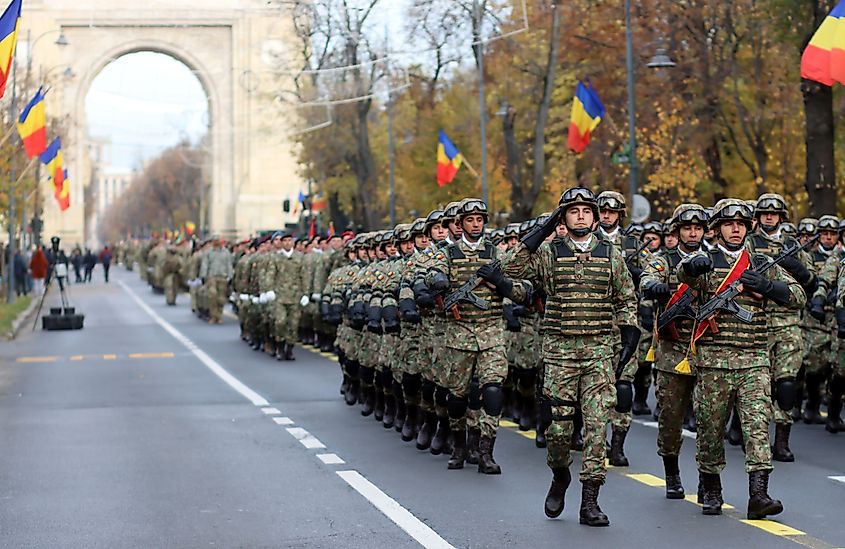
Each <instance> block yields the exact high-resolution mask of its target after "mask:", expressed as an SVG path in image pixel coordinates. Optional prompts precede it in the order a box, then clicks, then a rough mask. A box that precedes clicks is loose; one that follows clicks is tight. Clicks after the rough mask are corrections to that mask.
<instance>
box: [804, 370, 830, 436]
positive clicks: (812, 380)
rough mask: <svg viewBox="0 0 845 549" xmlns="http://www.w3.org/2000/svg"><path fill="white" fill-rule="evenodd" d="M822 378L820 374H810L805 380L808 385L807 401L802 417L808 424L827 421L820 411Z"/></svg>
mask: <svg viewBox="0 0 845 549" xmlns="http://www.w3.org/2000/svg"><path fill="white" fill-rule="evenodd" d="M821 382H822V378H821V376H818V375H808V376H807V379H806V380H805V382H804V383H805V384H806V386H807V403H806V404H805V405H804V413H803V414H802V415H801V418H802V419H803V420H804V423H806V424H808V425H821V424H823V423H824V422H825V420H824V418H823V417H822V415H821V413H819V406H821V401H822V397H821V393H820V392H819V388H820V387H821Z"/></svg>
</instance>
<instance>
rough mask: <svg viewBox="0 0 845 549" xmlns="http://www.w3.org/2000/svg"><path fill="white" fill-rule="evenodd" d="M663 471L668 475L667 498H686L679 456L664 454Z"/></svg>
mask: <svg viewBox="0 0 845 549" xmlns="http://www.w3.org/2000/svg"><path fill="white" fill-rule="evenodd" d="M663 472H664V474H665V475H666V499H684V486H683V485H682V484H681V469H680V468H679V467H678V456H663Z"/></svg>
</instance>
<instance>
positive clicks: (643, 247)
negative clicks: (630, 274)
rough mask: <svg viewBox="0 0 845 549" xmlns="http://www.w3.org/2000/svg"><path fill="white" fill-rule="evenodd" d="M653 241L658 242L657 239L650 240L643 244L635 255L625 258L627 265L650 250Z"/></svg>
mask: <svg viewBox="0 0 845 549" xmlns="http://www.w3.org/2000/svg"><path fill="white" fill-rule="evenodd" d="M653 240H657V239H656V238H649V239H648V240H646V241H645V242H643V243H642V245H641V246H640V247H639V248H637V251H636V252H634V253H633V254H631V255H630V256H628V257H626V258H625V263H630V262H631V260H632V259H634V258H635V257H639V255H640V254H641V253H642V251H643V250H645V249H646V248H648V245H649V244H651V242H652V241H653Z"/></svg>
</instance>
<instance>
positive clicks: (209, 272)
mask: <svg viewBox="0 0 845 549" xmlns="http://www.w3.org/2000/svg"><path fill="white" fill-rule="evenodd" d="M213 242H214V244H213V248H212V249H211V250H209V251H208V252H207V253H206V254H204V255H203V258H202V264H201V265H200V278H202V279H203V281H204V285H205V287H206V289H207V291H208V300H209V316H210V318H209V321H208V323H209V324H223V305H224V304H225V303H226V297H227V296H228V295H229V289H228V286H229V280H231V278H232V270H233V269H232V253H231V252H230V251H229V249H228V248H225V247H224V246H223V241H222V240H221V239H220V237H215V238H214V239H213Z"/></svg>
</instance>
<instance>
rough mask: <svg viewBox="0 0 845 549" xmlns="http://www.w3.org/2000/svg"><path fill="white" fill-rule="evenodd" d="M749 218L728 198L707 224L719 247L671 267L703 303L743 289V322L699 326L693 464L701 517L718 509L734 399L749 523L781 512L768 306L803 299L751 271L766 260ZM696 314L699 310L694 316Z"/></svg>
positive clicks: (726, 317)
mask: <svg viewBox="0 0 845 549" xmlns="http://www.w3.org/2000/svg"><path fill="white" fill-rule="evenodd" d="M752 219H753V213H752V210H751V207H750V206H748V204H746V203H745V202H743V201H742V200H737V199H731V198H726V199H723V200H720V201H719V202H717V203H716V205H715V206H714V207H713V215H712V217H711V218H710V220H709V226H710V228H711V229H714V230H715V234H716V245H715V247H714V248H713V249H712V250H710V251H709V252H703V251H699V252H696V253H695V254H692V255H690V256H689V257H686V258H684V259H683V260H682V261H681V262H680V263H679V264H678V267H677V268H676V272H677V275H678V279H679V280H680V281H681V282H684V283H686V284H689V285H690V286H691V287H692V288H693V289H695V290H697V291H698V292H699V299H701V300H702V302H703V303H706V302H708V301H709V300H710V299H711V298H712V297H713V296H716V295H718V294H720V293H721V292H723V291H725V289H726V288H727V287H729V286H730V285H731V284H732V283H734V282H737V281H738V282H739V283H740V284H741V285H742V293H740V294H739V296H738V297H737V298H736V303H737V304H738V305H740V306H742V307H744V308H745V309H746V310H747V311H749V312H751V313H752V314H753V317H752V318H751V320H750V322H741V321H739V320H738V319H737V318H736V317H734V316H733V315H731V314H729V313H726V312H721V313H719V314H718V315H717V318H715V321H716V322H718V327H717V329H716V330H714V329H713V325H712V323H709V322H708V319H701V320H702V322H701V323H700V324H699V325H698V326H696V328H695V330H694V335H693V337H694V338H695V341H696V347H697V353H698V364H697V367H696V372H697V377H698V381H697V383H696V386H695V391H694V397H693V398H694V406H695V417H696V419H697V420H698V433H697V434H698V436H697V437H696V447H697V453H696V459H697V461H698V471H699V482H700V491H699V499H700V500H701V501H700V502H701V503H702V505H703V506H702V513H703V514H705V515H719V514H721V512H722V503H723V500H722V484H721V478H720V473H721V471H722V469H723V468H724V467H725V446H724V440H723V435H724V431H723V429H724V426H725V423H726V421H727V417H728V411H729V406H730V403H731V401H734V400H735V402H736V408H737V410H738V412H739V418H740V421H741V424H742V425H741V427H742V431H743V433H744V434H745V435H746V437H745V470H746V472H747V473H748V476H749V482H748V491H749V500H748V518H749V519H761V518H764V517H766V516H768V515H776V514H778V513H780V512H781V511H783V505H782V504H781V502H780V501H778V500H774V499H772V498H771V496H769V493H768V485H769V473H770V472H771V470H772V453H771V449H770V447H769V421H770V420H771V418H772V401H771V397H770V394H771V371H770V369H769V353H768V339H767V336H768V330H767V315H766V307H767V306H769V303H774V304H777V305H778V306H780V307H787V308H791V309H800V308H801V307H803V306H804V303H805V299H806V298H805V295H804V290H803V289H802V288H801V286H800V284H798V283H797V282H796V281H795V280H794V279H793V278H792V277H790V276H789V275H788V274H787V273H786V271H784V270H782V269H781V268H780V267H778V266H775V267H774V268H771V269H768V270H767V271H766V272H765V273H761V272H758V271H756V270H754V267H755V266H758V265H765V264H766V263H767V262H768V261H769V259H768V258H766V257H765V256H763V255H755V256H754V257H751V254H750V253H749V245H748V244H747V243H746V236H747V235H748V234H749V232H750V230H751V224H752ZM699 314H700V312H699Z"/></svg>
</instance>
